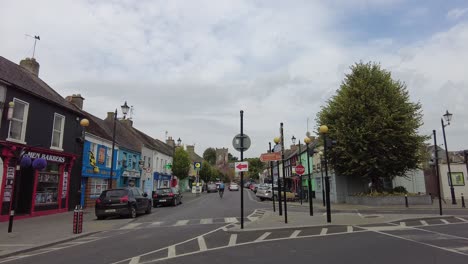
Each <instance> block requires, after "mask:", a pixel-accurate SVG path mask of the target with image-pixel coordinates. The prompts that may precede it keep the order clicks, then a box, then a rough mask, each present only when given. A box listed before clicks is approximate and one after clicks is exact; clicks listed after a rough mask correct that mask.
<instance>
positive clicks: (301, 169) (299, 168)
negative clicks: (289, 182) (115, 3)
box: [296, 164, 305, 175]
mask: <svg viewBox="0 0 468 264" xmlns="http://www.w3.org/2000/svg"><path fill="white" fill-rule="evenodd" d="M304 172H305V168H304V166H302V165H301V164H299V165H297V166H296V173H297V174H298V175H302V174H304Z"/></svg>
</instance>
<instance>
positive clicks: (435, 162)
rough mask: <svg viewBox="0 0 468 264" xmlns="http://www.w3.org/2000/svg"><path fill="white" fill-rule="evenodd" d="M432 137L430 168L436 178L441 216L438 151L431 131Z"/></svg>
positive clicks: (433, 132)
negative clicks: (432, 151)
mask: <svg viewBox="0 0 468 264" xmlns="http://www.w3.org/2000/svg"><path fill="white" fill-rule="evenodd" d="M432 134H433V137H434V153H432V162H430V165H431V166H434V169H435V172H436V176H437V195H438V196H439V214H440V215H442V196H441V194H440V175H439V150H438V149H437V137H436V131H435V130H432Z"/></svg>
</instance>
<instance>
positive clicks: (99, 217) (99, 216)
mask: <svg viewBox="0 0 468 264" xmlns="http://www.w3.org/2000/svg"><path fill="white" fill-rule="evenodd" d="M96 217H97V220H104V218H105V217H104V216H102V215H98V216H96Z"/></svg>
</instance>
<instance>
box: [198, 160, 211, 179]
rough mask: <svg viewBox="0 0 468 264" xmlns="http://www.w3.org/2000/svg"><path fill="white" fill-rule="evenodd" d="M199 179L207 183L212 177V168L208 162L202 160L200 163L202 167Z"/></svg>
mask: <svg viewBox="0 0 468 264" xmlns="http://www.w3.org/2000/svg"><path fill="white" fill-rule="evenodd" d="M199 175H200V178H201V179H202V180H204V181H205V182H209V181H211V180H212V179H211V178H212V176H213V168H212V167H211V165H210V164H209V163H208V161H206V160H204V161H203V163H202V167H201V169H200V171H199Z"/></svg>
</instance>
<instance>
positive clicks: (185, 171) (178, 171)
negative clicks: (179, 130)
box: [172, 148, 191, 179]
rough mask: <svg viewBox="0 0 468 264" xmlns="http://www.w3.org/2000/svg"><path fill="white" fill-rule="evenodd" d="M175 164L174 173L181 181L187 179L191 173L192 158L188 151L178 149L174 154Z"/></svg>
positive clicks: (173, 166)
mask: <svg viewBox="0 0 468 264" xmlns="http://www.w3.org/2000/svg"><path fill="white" fill-rule="evenodd" d="M173 163H174V164H173V165H172V171H173V173H174V174H175V175H176V176H177V177H178V178H179V179H185V178H187V176H188V175H189V171H190V165H191V161H190V157H189V154H188V153H187V151H185V150H184V149H183V148H177V149H176V150H175V154H174V162H173Z"/></svg>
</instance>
